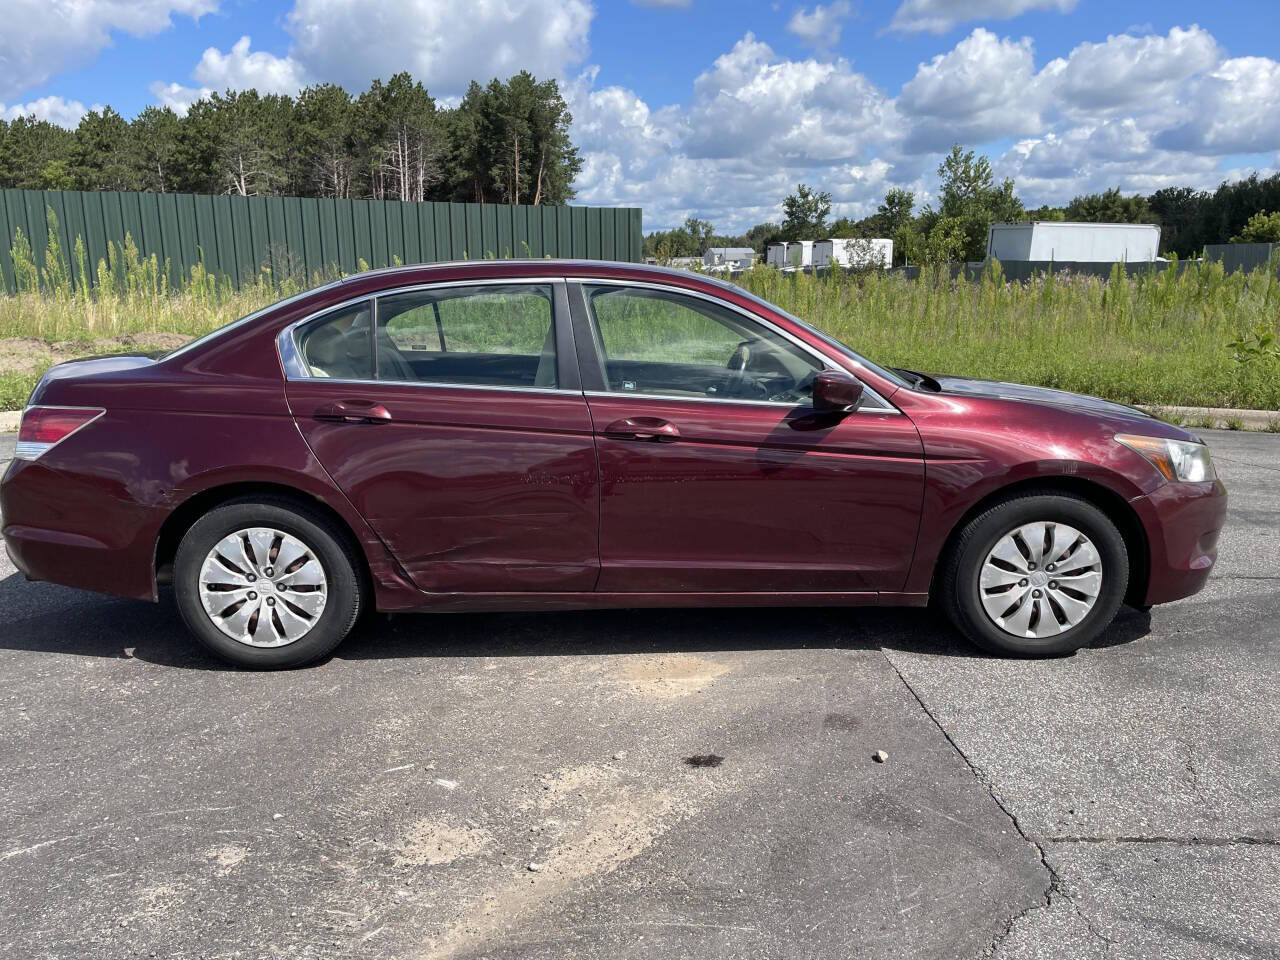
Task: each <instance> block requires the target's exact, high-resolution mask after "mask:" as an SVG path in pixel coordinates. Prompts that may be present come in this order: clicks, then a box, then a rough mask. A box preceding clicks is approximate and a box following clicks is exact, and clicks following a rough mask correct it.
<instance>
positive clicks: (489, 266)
mask: <svg viewBox="0 0 1280 960" xmlns="http://www.w3.org/2000/svg"><path fill="white" fill-rule="evenodd" d="M531 268H536V269H534V272H536V273H540V274H541V273H578V274H587V275H594V276H600V275H603V276H608V275H617V274H626V275H628V276H634V275H652V276H654V277H655V278H656V277H665V278H671V277H680V278H687V277H690V276H696V277H698V278H699V279H703V280H708V279H710V278H709V277H705V276H703V275H701V274H694V273H691V272H690V271H688V270H679V269H676V268H674V267H660V266H656V265H653V264H647V263H634V262H631V261H627V260H583V259H570V258H552V257H509V258H504V259H491V260H441V261H437V262H434V263H413V264H404V265H401V266H395V267H379V268H376V269H373V270H365V271H363V272H361V273H352V274H348V275H347V276H345V277H343V278H342V279H341V280H338V281H336V284H337V285H343V284H350V283H358V282H360V281H363V280H369V279H374V278H378V279H382V278H390V279H394V278H396V277H418V276H421V275H422V274H424V273H435V272H440V273H446V272H448V273H453V272H456V271H457V270H459V269H474V270H477V271H479V272H495V273H506V272H508V271H511V270H517V271H522V270H529V269H531Z"/></svg>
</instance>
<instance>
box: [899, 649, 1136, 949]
mask: <svg viewBox="0 0 1280 960" xmlns="http://www.w3.org/2000/svg"><path fill="white" fill-rule="evenodd" d="M880 655H881V656H883V657H884V659H885V662H886V663H888V664H889V669H891V670H892V671H893V672H894V674H896V675H897V677H898V680H899V682H901V683H902V685H903V686H904V687H906V689H907V692H908V693H909V694H911V697H912V699H913V700H915V702H916V703H917V704H919V705H920V709H921V710H923V711H924V714H925V716H927V717H928V718H929V719H930V720H931V721H933V725H934V726H935V727H937V728H938V732H939V733H941V734H942V736H943V738H944V739H945V740H946V741H947V743H949V744H950V745H951V749H952V750H954V751H955V752H956V755H957V756H958V757H959V758H960V759H961V760H963V761H964V765H965V766H966V767H968V768H969V772H970V773H971V774H973V778H974V779H975V780H977V781H978V782H979V783H980V784H982V785H983V786H984V787H985V788H986V790H987V794H988V795H989V796H990V797H991V800H992V802H993V803H995V805H996V806H997V807H999V808H1000V812H1001V813H1003V814H1004V815H1005V816H1006V817H1008V818H1009V822H1010V823H1012V824H1013V829H1014V830H1016V831H1017V832H1018V836H1020V837H1021V838H1022V839H1023V840H1024V841H1025V842H1026V843H1028V844H1030V846H1031V847H1032V849H1034V850H1035V852H1036V856H1037V857H1038V858H1039V860H1040V865H1041V866H1042V867H1043V868H1044V870H1045V873H1047V874H1048V876H1049V882H1048V884H1047V885H1046V886H1045V889H1044V891H1043V892H1042V893H1041V894H1040V899H1041V902H1040V903H1035V904H1032V905H1031V906H1029V907H1027V908H1026V909H1025V910H1019V911H1018V912H1017V913H1015V914H1014V915H1013V916H1011V917H1009V919H1008V920H1006V921H1005V924H1004V929H1003V930H1002V931H1001V932H1000V933H999V934H998V935H997V936H996V937H995V939H993V940H992V941H991V944H990V945H989V946H988V947H987V948H986V950H984V951H983V956H986V957H991V956H994V955H995V952H996V950H998V949H999V947H1000V944H1001V943H1002V942H1003V941H1004V940H1005V939H1006V938H1007V937H1008V936H1009V934H1011V933H1012V932H1013V928H1014V926H1015V925H1016V924H1017V922H1018V921H1019V920H1021V919H1022V918H1024V917H1026V916H1027V915H1028V914H1031V913H1034V912H1035V911H1037V910H1047V909H1048V908H1049V907H1050V906H1052V905H1053V901H1054V899H1055V896H1056V895H1061V896H1062V897H1063V899H1065V900H1066V901H1067V902H1068V903H1070V904H1071V907H1072V909H1073V910H1075V912H1076V913H1077V914H1079V916H1080V919H1081V920H1083V921H1084V922H1085V924H1086V925H1088V927H1089V929H1090V930H1091V931H1092V932H1094V933H1097V935H1098V936H1100V937H1102V939H1103V940H1106V942H1107V943H1110V942H1111V941H1110V940H1107V938H1106V937H1104V936H1102V934H1101V933H1099V932H1098V931H1097V930H1095V928H1094V926H1093V924H1092V923H1091V922H1090V920H1089V918H1088V917H1086V916H1085V915H1084V914H1083V913H1080V910H1079V908H1078V907H1077V906H1076V905H1075V903H1074V901H1072V900H1071V898H1070V897H1068V896H1066V894H1063V893H1062V891H1061V889H1060V887H1059V883H1060V880H1059V877H1058V871H1057V870H1055V869H1054V868H1053V865H1052V864H1051V863H1049V859H1048V857H1047V856H1046V854H1045V849H1044V847H1043V846H1042V845H1041V844H1040V842H1039V841H1037V840H1036V839H1035V838H1034V837H1032V836H1031V835H1029V834H1028V833H1027V832H1026V831H1025V830H1023V829H1022V825H1021V824H1020V823H1019V822H1018V818H1017V816H1015V815H1014V813H1013V811H1012V810H1010V809H1009V808H1008V807H1006V806H1005V805H1004V801H1003V800H1001V799H1000V796H999V794H997V793H996V790H995V786H994V785H993V784H992V783H991V780H990V779H989V778H988V777H987V775H986V774H985V773H983V772H982V770H980V769H979V768H978V767H977V766H976V765H975V764H974V763H973V761H972V760H970V759H969V757H968V756H967V755H966V754H965V752H964V751H963V750H961V749H960V745H959V744H958V743H956V742H955V740H954V739H953V738H952V736H951V734H950V732H948V730H947V729H946V728H945V727H944V726H943V725H942V723H941V722H940V721H939V720H938V718H937V717H936V716H934V714H933V711H932V710H930V709H929V707H928V705H927V704H926V703H925V702H924V699H923V698H922V697H921V696H920V694H919V693H917V692H916V689H915V687H913V686H912V685H911V682H910V681H909V680H907V678H906V677H905V676H903V674H902V671H901V670H899V669H898V665H897V664H896V663H894V662H893V659H892V658H891V657H890V656H889V655H888V653H886V652H885V651H884V649H883V648H882V649H881V650H880Z"/></svg>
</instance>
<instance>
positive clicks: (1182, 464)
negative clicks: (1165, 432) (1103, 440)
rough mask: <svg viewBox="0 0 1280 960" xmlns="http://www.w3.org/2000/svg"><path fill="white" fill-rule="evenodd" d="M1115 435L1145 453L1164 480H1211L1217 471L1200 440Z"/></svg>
mask: <svg viewBox="0 0 1280 960" xmlns="http://www.w3.org/2000/svg"><path fill="white" fill-rule="evenodd" d="M1116 439H1117V440H1119V441H1120V442H1121V443H1123V444H1124V445H1125V446H1126V447H1128V448H1129V449H1130V450H1133V451H1136V452H1137V453H1140V454H1142V456H1144V457H1146V459H1147V460H1148V461H1150V463H1151V465H1152V466H1153V467H1155V468H1156V469H1157V470H1159V471H1160V472H1161V473H1162V474H1164V478H1165V479H1166V480H1178V481H1181V482H1183V483H1197V482H1199V481H1201V480H1212V479H1214V478H1215V477H1217V475H1218V474H1217V472H1216V471H1215V470H1214V469H1213V460H1211V459H1210V458H1209V448H1208V447H1206V446H1205V445H1204V444H1203V443H1191V442H1190V441H1188V440H1169V439H1166V438H1164V437H1139V436H1135V435H1133V434H1129V433H1119V434H1116Z"/></svg>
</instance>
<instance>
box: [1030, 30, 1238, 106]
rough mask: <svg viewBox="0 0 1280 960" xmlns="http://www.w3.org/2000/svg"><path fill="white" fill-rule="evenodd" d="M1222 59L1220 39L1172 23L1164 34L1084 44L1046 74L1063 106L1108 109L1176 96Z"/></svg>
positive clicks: (1054, 63) (1048, 67) (1052, 63)
mask: <svg viewBox="0 0 1280 960" xmlns="http://www.w3.org/2000/svg"><path fill="white" fill-rule="evenodd" d="M1220 58H1221V51H1220V49H1219V47H1218V42H1217V41H1216V40H1214V38H1213V36H1212V35H1211V34H1210V33H1209V32H1208V31H1207V30H1203V29H1201V28H1200V27H1199V26H1194V25H1193V26H1192V27H1190V28H1189V29H1186V30H1183V29H1180V28H1178V27H1174V28H1173V29H1172V30H1170V31H1169V35H1168V36H1166V37H1162V36H1145V37H1133V36H1128V35H1126V34H1121V35H1119V36H1109V37H1107V39H1106V41H1105V42H1103V43H1082V44H1080V45H1079V46H1078V47H1076V48H1075V49H1074V50H1072V51H1071V53H1070V55H1069V56H1068V57H1067V58H1066V59H1065V60H1063V59H1058V60H1052V61H1050V62H1049V63H1047V64H1046V65H1045V67H1044V70H1043V71H1042V73H1043V79H1044V82H1045V83H1046V84H1049V85H1051V86H1052V89H1053V93H1054V95H1055V97H1056V99H1057V100H1058V101H1059V102H1060V103H1061V104H1062V105H1063V108H1064V109H1066V110H1071V111H1094V110H1110V109H1114V108H1118V107H1128V106H1133V105H1137V104H1143V103H1153V102H1155V101H1158V100H1161V99H1165V98H1169V97H1172V96H1173V95H1174V94H1176V92H1177V88H1178V86H1179V85H1180V84H1181V83H1182V82H1183V81H1184V80H1186V79H1187V78H1189V77H1192V76H1195V75H1196V74H1200V73H1204V72H1206V71H1210V70H1212V69H1213V68H1214V67H1215V66H1216V65H1217V63H1218V61H1219V59H1220Z"/></svg>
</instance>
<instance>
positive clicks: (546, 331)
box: [377, 284, 558, 387]
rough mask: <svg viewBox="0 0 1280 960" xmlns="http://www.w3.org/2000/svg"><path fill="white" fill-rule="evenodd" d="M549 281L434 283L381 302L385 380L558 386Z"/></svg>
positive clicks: (381, 360)
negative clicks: (448, 285)
mask: <svg viewBox="0 0 1280 960" xmlns="http://www.w3.org/2000/svg"><path fill="white" fill-rule="evenodd" d="M551 303H552V301H551V286H550V285H549V284H493V285H489V284H486V285H484V286H467V287H447V288H433V289H431V290H415V291H412V292H409V293H398V294H393V295H391V296H386V297H381V298H379V300H378V335H377V340H378V349H377V367H378V370H377V376H378V379H380V380H397V381H410V382H419V383H448V384H455V383H456V384H463V385H474V386H500V387H555V386H557V385H558V382H557V377H556V345H555V328H554V325H553V323H552V315H553V314H552V306H551Z"/></svg>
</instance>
